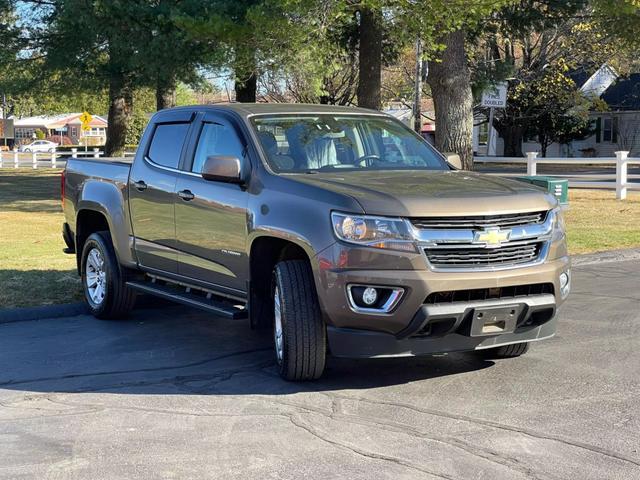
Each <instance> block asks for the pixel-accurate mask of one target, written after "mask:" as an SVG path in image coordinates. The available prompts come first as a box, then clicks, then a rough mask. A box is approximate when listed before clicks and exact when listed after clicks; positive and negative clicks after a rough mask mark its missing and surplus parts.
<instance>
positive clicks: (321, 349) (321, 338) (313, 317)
mask: <svg viewBox="0 0 640 480" xmlns="http://www.w3.org/2000/svg"><path fill="white" fill-rule="evenodd" d="M272 290H273V296H272V298H274V299H275V293H276V292H278V294H279V297H280V312H281V325H282V340H283V345H282V349H281V352H282V358H279V355H278V347H277V346H274V348H275V350H276V362H277V365H278V371H279V373H280V376H282V378H284V379H285V380H290V381H302V380H315V379H317V378H320V376H321V375H322V372H323V371H324V366H325V359H326V352H327V346H326V345H327V339H326V329H325V325H324V321H323V319H322V314H321V312H320V305H319V304H318V295H317V293H316V289H315V284H314V281H313V275H312V273H311V267H310V266H309V263H308V262H306V261H304V260H286V261H282V262H279V263H278V264H277V265H276V266H275V269H274V271H273V289H272ZM276 303H277V302H276V301H274V306H275V305H276ZM275 310H276V309H275V308H274V344H275V343H277V342H276V318H275V317H276V314H275Z"/></svg>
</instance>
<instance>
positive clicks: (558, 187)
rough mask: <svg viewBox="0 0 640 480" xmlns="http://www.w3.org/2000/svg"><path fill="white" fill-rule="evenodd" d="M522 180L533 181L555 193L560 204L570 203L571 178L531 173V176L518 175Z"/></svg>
mask: <svg viewBox="0 0 640 480" xmlns="http://www.w3.org/2000/svg"><path fill="white" fill-rule="evenodd" d="M517 180H520V181H521V182H527V183H531V184H533V185H536V186H538V187H542V188H544V189H546V190H547V191H548V192H549V193H551V194H552V195H554V196H555V197H556V198H557V199H558V202H560V205H568V204H569V180H564V179H560V178H554V177H543V176H541V175H531V176H529V177H517Z"/></svg>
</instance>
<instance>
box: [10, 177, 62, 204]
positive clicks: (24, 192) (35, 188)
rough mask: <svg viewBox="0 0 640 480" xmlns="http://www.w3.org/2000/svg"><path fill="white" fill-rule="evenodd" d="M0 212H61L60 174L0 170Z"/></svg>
mask: <svg viewBox="0 0 640 480" xmlns="http://www.w3.org/2000/svg"><path fill="white" fill-rule="evenodd" d="M18 172H19V173H18ZM0 210H1V211H21V212H60V211H61V208H60V172H59V171H56V170H34V171H33V174H31V173H29V174H25V173H24V172H23V171H21V170H18V171H17V172H16V171H12V170H11V169H0Z"/></svg>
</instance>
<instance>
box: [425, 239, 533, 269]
mask: <svg viewBox="0 0 640 480" xmlns="http://www.w3.org/2000/svg"><path fill="white" fill-rule="evenodd" d="M542 245H543V243H542V242H539V241H532V242H518V243H517V244H509V243H505V244H503V245H502V246H501V247H497V248H469V247H466V246H461V247H458V248H425V250H424V252H425V254H426V255H427V259H428V260H429V263H430V264H431V265H432V266H434V267H444V268H473V267H504V266H511V265H519V264H523V263H531V262H533V261H535V260H536V259H537V258H538V256H539V255H540V252H541V250H542Z"/></svg>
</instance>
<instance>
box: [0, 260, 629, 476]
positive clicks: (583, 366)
mask: <svg viewBox="0 0 640 480" xmlns="http://www.w3.org/2000/svg"><path fill="white" fill-rule="evenodd" d="M0 366H1V368H0V478H2V479H5V478H6V479H34V478H36V479H92V480H99V479H134V478H135V479H141V478H153V479H156V478H166V479H205V478H216V479H218V478H219V479H268V478H284V479H302V478H310V479H325V478H327V479H329V478H331V479H335V478H344V479H367V480H371V479H416V478H420V479H423V478H424V479H431V478H440V479H442V478H444V479H490V480H494V479H509V480H513V479H525V478H534V479H579V480H585V479H597V480H603V479H624V480H628V479H640V261H639V260H629V259H626V260H624V261H608V262H598V261H596V263H591V264H582V265H579V266H577V267H576V268H575V269H574V278H573V293H572V295H571V297H570V300H569V301H568V303H567V304H565V306H564V307H563V308H562V310H561V312H560V321H559V329H558V334H557V335H556V337H555V338H553V339H552V340H548V341H545V342H540V343H537V344H534V345H533V346H532V349H531V351H530V352H529V354H527V355H526V356H523V357H521V358H517V359H512V360H500V361H488V360H482V359H480V358H479V357H478V356H476V355H473V354H455V355H453V354H452V355H446V356H434V357H426V358H419V359H393V360H376V361H373V360H371V361H369V360H368V361H362V360H359V361H354V360H337V359H331V360H330V361H329V365H328V369H327V372H326V375H325V377H324V378H323V379H321V380H320V381H318V382H314V383H304V384H295V383H287V382H284V381H282V380H280V379H279V377H278V376H277V374H276V371H275V368H274V362H273V354H272V350H271V341H270V337H269V334H268V333H265V332H252V331H251V330H249V328H248V325H247V324H246V322H245V321H240V322H233V321H229V320H223V319H218V318H212V317H211V316H209V315H207V314H202V313H200V312H197V311H193V310H188V309H185V308H182V307H174V306H166V305H164V306H162V307H161V308H157V309H141V310H137V311H136V312H135V314H134V315H133V317H132V318H131V319H130V320H128V321H118V322H105V321H99V320H95V319H93V318H91V317H88V316H77V317H63V318H56V319H46V320H31V321H23V322H14V323H4V324H0Z"/></svg>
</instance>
